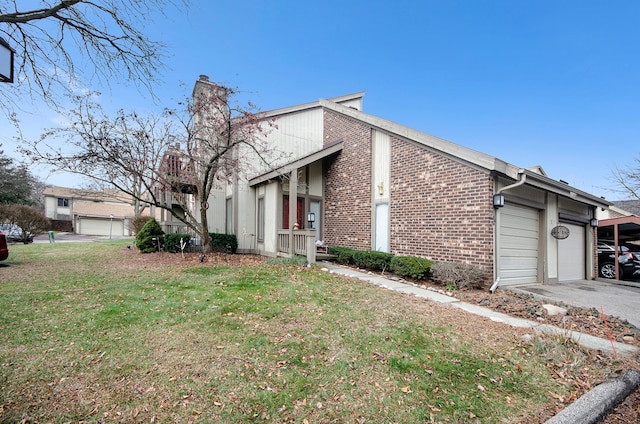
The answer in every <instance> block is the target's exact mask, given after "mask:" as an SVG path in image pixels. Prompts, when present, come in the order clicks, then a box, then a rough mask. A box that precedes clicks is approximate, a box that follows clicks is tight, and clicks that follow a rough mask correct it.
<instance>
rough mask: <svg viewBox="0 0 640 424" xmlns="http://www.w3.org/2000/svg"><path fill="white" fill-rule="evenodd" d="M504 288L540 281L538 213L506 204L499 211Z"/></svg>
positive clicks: (501, 280)
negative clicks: (505, 286)
mask: <svg viewBox="0 0 640 424" xmlns="http://www.w3.org/2000/svg"><path fill="white" fill-rule="evenodd" d="M500 214H501V215H500V240H499V245H500V251H499V255H500V258H499V267H500V270H499V275H500V284H501V285H517V284H528V283H536V282H537V281H538V237H539V234H538V233H539V228H540V227H539V214H538V211H537V210H536V209H532V208H528V207H525V206H518V205H505V206H504V207H503V208H502V210H501V211H500Z"/></svg>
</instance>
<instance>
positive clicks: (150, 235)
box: [136, 218, 164, 253]
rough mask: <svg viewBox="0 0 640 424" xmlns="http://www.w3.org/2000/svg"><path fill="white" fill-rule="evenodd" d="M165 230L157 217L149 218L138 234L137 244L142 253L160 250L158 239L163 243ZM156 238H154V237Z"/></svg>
mask: <svg viewBox="0 0 640 424" xmlns="http://www.w3.org/2000/svg"><path fill="white" fill-rule="evenodd" d="M163 235H164V231H162V228H160V224H158V221H156V220H155V219H153V218H152V219H151V220H149V221H148V222H147V223H146V224H144V226H143V227H142V229H141V230H140V232H139V233H138V234H137V235H136V246H138V249H140V252H142V253H151V252H155V251H157V250H158V239H159V240H160V244H162V238H163ZM154 238H155V239H156V240H153V239H154Z"/></svg>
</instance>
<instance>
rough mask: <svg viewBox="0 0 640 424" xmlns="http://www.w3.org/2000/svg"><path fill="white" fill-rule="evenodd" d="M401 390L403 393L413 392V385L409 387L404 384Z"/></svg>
mask: <svg viewBox="0 0 640 424" xmlns="http://www.w3.org/2000/svg"><path fill="white" fill-rule="evenodd" d="M400 391H401V392H402V393H412V392H411V387H409V386H404V387H403V388H401V389H400Z"/></svg>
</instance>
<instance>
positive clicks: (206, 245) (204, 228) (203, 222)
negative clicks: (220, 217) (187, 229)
mask: <svg viewBox="0 0 640 424" xmlns="http://www.w3.org/2000/svg"><path fill="white" fill-rule="evenodd" d="M200 233H201V234H200V237H202V252H203V253H209V252H211V250H212V249H211V237H210V236H209V222H208V221H207V202H201V203H200Z"/></svg>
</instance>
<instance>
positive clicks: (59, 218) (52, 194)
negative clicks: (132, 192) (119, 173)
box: [44, 187, 149, 237]
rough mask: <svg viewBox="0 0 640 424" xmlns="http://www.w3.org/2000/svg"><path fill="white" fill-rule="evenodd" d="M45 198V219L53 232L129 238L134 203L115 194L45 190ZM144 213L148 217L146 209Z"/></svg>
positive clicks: (118, 193)
mask: <svg viewBox="0 0 640 424" xmlns="http://www.w3.org/2000/svg"><path fill="white" fill-rule="evenodd" d="M44 196H45V215H46V217H47V218H49V219H50V220H52V223H53V225H54V226H55V227H57V228H56V229H59V230H64V231H69V232H74V233H76V234H87V235H100V236H113V237H118V236H129V235H131V230H130V225H129V223H130V220H131V219H132V218H133V217H134V216H135V213H134V206H133V200H132V199H131V196H128V195H126V194H124V193H122V192H120V191H118V190H104V191H91V190H83V189H75V188H66V187H47V188H45V190H44ZM145 212H146V213H144V214H145V215H149V209H148V208H147V209H146V211H145Z"/></svg>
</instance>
